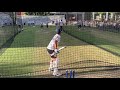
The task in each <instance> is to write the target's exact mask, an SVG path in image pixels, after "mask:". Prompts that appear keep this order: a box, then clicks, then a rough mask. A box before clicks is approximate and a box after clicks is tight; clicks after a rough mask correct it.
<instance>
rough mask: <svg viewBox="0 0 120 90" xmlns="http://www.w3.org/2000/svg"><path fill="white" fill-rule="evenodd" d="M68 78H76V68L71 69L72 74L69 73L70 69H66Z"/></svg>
mask: <svg viewBox="0 0 120 90" xmlns="http://www.w3.org/2000/svg"><path fill="white" fill-rule="evenodd" d="M69 75H70V76H69ZM66 78H75V71H74V70H70V74H69V71H68V70H66Z"/></svg>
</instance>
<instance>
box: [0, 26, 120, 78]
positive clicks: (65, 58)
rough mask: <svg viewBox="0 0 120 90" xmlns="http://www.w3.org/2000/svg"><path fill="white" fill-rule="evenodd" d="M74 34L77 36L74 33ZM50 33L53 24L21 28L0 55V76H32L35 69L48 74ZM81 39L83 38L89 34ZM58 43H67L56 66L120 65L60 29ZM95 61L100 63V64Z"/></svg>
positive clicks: (53, 29) (117, 61)
mask: <svg viewBox="0 0 120 90" xmlns="http://www.w3.org/2000/svg"><path fill="white" fill-rule="evenodd" d="M70 28H72V29H73V30H71V31H72V33H75V32H77V31H76V28H74V27H70ZM83 33H84V32H83ZM75 34H76V35H81V34H79V33H78V32H77V33H75ZM54 35H55V27H53V26H51V27H49V28H48V29H47V28H44V29H43V30H41V28H40V26H36V27H32V26H30V27H25V28H24V31H23V32H21V33H20V34H18V35H17V36H16V37H15V39H14V41H13V43H12V44H11V46H10V47H9V48H6V50H5V52H4V53H2V54H1V55H0V76H1V77H5V76H11V75H22V74H27V73H33V74H32V75H28V76H31V77H33V76H34V73H35V72H39V74H38V75H45V74H50V73H49V72H48V67H49V61H50V57H49V55H48V53H47V51H46V47H47V45H48V44H49V42H50V40H51V39H52V37H53V36H54ZM82 35H83V34H82ZM87 35H88V33H85V36H87ZM84 38H85V39H87V38H89V36H88V37H87V38H86V37H84ZM91 41H92V40H91ZM61 46H67V48H66V49H65V50H63V51H61V53H60V54H59V55H58V57H59V58H60V68H63V69H67V68H74V67H77V68H80V67H89V66H94V67H95V66H99V65H102V66H105V65H109V64H111V63H113V64H115V65H116V64H120V58H119V57H117V56H115V55H113V54H111V53H109V52H106V51H104V50H102V49H100V48H97V47H95V46H93V45H89V44H88V43H86V42H83V41H81V40H79V39H76V38H74V37H72V36H70V35H68V34H66V33H64V32H63V33H62V37H61V42H60V47H61ZM96 56H97V57H96ZM103 56H104V57H103ZM99 61H100V62H103V63H102V64H101V63H99ZM76 62H77V63H76ZM79 62H81V63H79ZM106 62H107V64H106ZM74 63H75V64H74ZM46 70H47V71H46ZM81 71H89V69H80V72H81ZM35 76H37V74H35ZM39 77H40V76H39ZM43 77H44V76H43Z"/></svg>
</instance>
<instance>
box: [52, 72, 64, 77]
mask: <svg viewBox="0 0 120 90" xmlns="http://www.w3.org/2000/svg"><path fill="white" fill-rule="evenodd" d="M61 75H62V74H61V73H59V72H53V76H61Z"/></svg>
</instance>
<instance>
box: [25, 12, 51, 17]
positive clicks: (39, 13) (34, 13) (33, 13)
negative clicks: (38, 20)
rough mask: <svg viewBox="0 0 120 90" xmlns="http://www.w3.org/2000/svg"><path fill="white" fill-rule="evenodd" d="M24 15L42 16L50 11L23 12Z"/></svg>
mask: <svg viewBox="0 0 120 90" xmlns="http://www.w3.org/2000/svg"><path fill="white" fill-rule="evenodd" d="M25 14H26V15H36V16H44V15H49V14H50V12H25Z"/></svg>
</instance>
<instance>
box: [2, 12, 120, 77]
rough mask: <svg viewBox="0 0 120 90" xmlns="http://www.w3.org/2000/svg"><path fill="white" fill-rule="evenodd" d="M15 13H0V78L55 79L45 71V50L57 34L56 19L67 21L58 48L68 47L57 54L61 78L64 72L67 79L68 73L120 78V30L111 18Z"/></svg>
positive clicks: (47, 57)
mask: <svg viewBox="0 0 120 90" xmlns="http://www.w3.org/2000/svg"><path fill="white" fill-rule="evenodd" d="M16 13H17V12H0V26H1V27H0V77H1V78H4V77H15V78H16V77H32V78H34V77H35V78H36V77H39V78H56V77H55V76H53V75H52V73H53V72H49V70H48V68H49V64H50V56H49V54H48V52H47V46H48V44H49V42H50V41H51V39H52V38H53V36H54V35H55V34H56V20H58V19H59V20H60V19H62V20H63V21H66V22H65V24H64V26H63V32H62V34H61V41H60V44H59V48H60V47H63V46H66V47H67V48H65V49H63V50H61V51H60V53H59V54H58V58H59V60H60V62H59V71H60V72H61V73H62V74H63V75H62V76H59V77H60V78H66V70H68V72H69V73H68V75H69V76H68V77H70V70H74V71H75V78H95V77H97V78H105V77H106V78H118V77H119V68H120V67H119V65H120V40H119V38H120V29H119V22H118V21H116V19H115V20H114V17H113V18H110V19H109V20H107V21H105V20H104V18H103V20H95V19H96V18H97V16H94V17H96V18H95V19H94V20H93V17H92V13H91V12H87V13H85V12H84V13H78V14H75V13H74V14H73V13H67V14H66V15H65V16H64V15H61V16H59V15H56V16H55V15H54V16H18V15H17V14H16ZM95 15H98V14H95ZM103 16H104V14H103ZM64 17H66V18H64ZM65 19H66V20H65ZM59 20H58V22H59ZM47 23H48V27H47V26H46V24H47ZM41 24H43V27H41ZM57 78H58V77H57Z"/></svg>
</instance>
